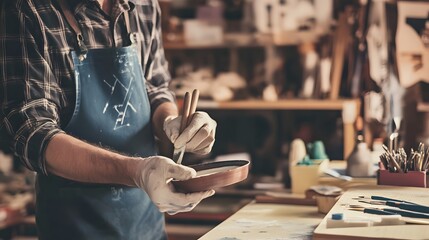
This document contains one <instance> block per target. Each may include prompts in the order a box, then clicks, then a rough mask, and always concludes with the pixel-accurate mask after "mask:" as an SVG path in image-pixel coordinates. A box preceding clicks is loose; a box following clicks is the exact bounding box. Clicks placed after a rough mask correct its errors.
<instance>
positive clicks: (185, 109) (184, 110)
mask: <svg viewBox="0 0 429 240" xmlns="http://www.w3.org/2000/svg"><path fill="white" fill-rule="evenodd" d="M190 109H191V96H190V94H189V92H186V93H185V98H184V100H183V108H182V121H181V122H180V129H179V133H182V132H183V130H184V129H185V128H186V126H187V123H188V117H189V112H190Z"/></svg>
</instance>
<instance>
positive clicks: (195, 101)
mask: <svg viewBox="0 0 429 240" xmlns="http://www.w3.org/2000/svg"><path fill="white" fill-rule="evenodd" d="M199 97H200V91H198V89H194V91H192V98H191V109H190V110H189V116H188V122H187V124H186V126H188V125H189V124H190V123H191V121H192V117H193V115H194V113H195V111H196V110H197V104H198V98H199Z"/></svg>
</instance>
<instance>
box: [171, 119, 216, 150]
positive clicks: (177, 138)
mask: <svg viewBox="0 0 429 240" xmlns="http://www.w3.org/2000/svg"><path fill="white" fill-rule="evenodd" d="M191 118H192V121H191V122H190V123H189V125H188V126H187V127H186V128H185V129H184V130H183V132H182V134H179V131H180V121H181V119H182V116H178V117H168V118H166V119H165V121H164V131H165V134H166V135H167V137H168V138H169V139H170V141H171V142H172V143H174V147H175V148H180V147H183V146H184V145H185V144H186V151H187V152H193V153H197V154H208V153H210V151H211V150H212V147H213V144H214V141H215V133H216V125H217V124H216V121H215V120H213V119H212V118H211V117H210V116H209V115H208V114H207V113H205V112H195V113H194V115H193V116H192V117H191Z"/></svg>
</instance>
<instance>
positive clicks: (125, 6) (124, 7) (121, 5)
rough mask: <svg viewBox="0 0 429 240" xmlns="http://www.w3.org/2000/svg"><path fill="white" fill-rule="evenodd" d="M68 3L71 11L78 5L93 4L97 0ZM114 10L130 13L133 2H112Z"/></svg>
mask: <svg viewBox="0 0 429 240" xmlns="http://www.w3.org/2000/svg"><path fill="white" fill-rule="evenodd" d="M68 1H69V2H70V6H71V9H76V8H77V7H78V6H79V5H80V4H84V3H94V2H96V1H97V0H68ZM114 1H115V2H114V6H113V7H114V8H115V7H117V6H118V7H119V8H120V10H123V11H132V10H133V9H134V8H135V3H134V1H133V0H114Z"/></svg>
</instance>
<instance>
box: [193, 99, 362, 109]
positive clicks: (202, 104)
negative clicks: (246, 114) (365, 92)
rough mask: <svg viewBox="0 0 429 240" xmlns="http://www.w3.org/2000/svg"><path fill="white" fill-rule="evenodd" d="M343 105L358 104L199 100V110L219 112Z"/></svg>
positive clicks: (356, 101) (350, 100) (341, 107)
mask: <svg viewBox="0 0 429 240" xmlns="http://www.w3.org/2000/svg"><path fill="white" fill-rule="evenodd" d="M345 103H356V104H359V100H357V99H339V100H319V99H308V100H307V99H282V100H278V101H275V102H274V101H273V102H270V101H263V100H243V101H229V102H214V101H204V100H200V101H199V102H198V108H199V109H219V110H340V111H341V110H343V108H344V104H345Z"/></svg>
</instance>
